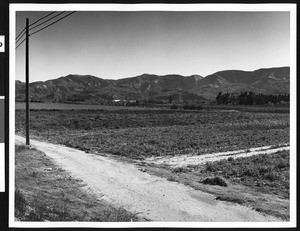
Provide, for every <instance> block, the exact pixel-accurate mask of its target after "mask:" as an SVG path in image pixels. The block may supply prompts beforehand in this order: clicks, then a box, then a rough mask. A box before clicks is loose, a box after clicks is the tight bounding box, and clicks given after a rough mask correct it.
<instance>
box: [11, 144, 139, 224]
mask: <svg viewBox="0 0 300 231" xmlns="http://www.w3.org/2000/svg"><path fill="white" fill-rule="evenodd" d="M15 157H16V159H15V160H16V165H15V174H16V188H15V217H16V218H17V219H18V220H20V221H99V222H119V221H138V220H139V219H138V218H137V216H136V215H135V214H132V213H130V212H128V211H126V210H125V209H123V208H116V207H114V206H112V205H111V204H109V203H107V202H105V201H103V200H99V199H97V198H96V196H94V195H93V194H92V193H88V192H87V189H86V188H85V185H84V184H83V182H82V181H80V180H77V179H74V178H72V177H70V176H69V175H68V174H67V173H66V172H65V171H64V170H62V169H61V168H58V166H56V165H55V164H53V163H52V162H51V160H50V159H49V158H47V157H46V155H45V154H44V153H43V152H41V151H38V150H36V149H29V148H28V147H26V146H22V145H21V146H19V145H16V156H15Z"/></svg>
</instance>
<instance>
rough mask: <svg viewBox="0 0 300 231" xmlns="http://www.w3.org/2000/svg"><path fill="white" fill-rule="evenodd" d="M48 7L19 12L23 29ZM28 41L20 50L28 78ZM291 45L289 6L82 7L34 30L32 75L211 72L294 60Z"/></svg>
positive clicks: (19, 70)
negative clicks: (221, 9)
mask: <svg viewBox="0 0 300 231" xmlns="http://www.w3.org/2000/svg"><path fill="white" fill-rule="evenodd" d="M48 13H50V12H45V11H43V12H38V11H35V12H28V11H27V12H25V11H23V12H22V11H18V12H17V14H16V35H18V34H19V33H20V32H21V31H22V29H23V28H24V27H25V18H29V24H31V23H32V22H35V21H36V20H37V19H39V18H41V17H43V16H45V15H47V14H48ZM64 15H65V14H64ZM45 25H46V24H45ZM41 27H42V26H41ZM41 27H39V28H41ZM39 28H36V29H33V30H31V31H30V33H32V32H34V31H36V30H37V29H39ZM20 41H22V40H20ZM24 44H25V42H24V43H23V44H22V45H21V46H19V47H18V48H17V49H16V79H17V80H21V81H25V65H24V63H25V53H24V52H25V45H24ZM289 52H290V21H289V12H207V11H197V12H169V11H168V12H167V11H139V12H128V11H127V12H117V11H94V12H92V11H89V12H83V11H77V12H76V13H74V14H72V15H70V16H69V17H67V18H65V19H63V20H61V21H60V22H58V23H56V24H54V25H52V26H50V27H48V28H46V29H44V30H42V31H40V32H38V33H36V34H34V35H32V36H30V39H29V57H30V58H29V60H30V82H35V81H46V80H49V79H55V78H58V77H61V76H66V75H68V74H80V75H87V74H89V75H94V76H97V77H100V78H104V79H120V78H127V77H134V76H137V75H141V74H144V73H148V74H157V75H166V74H180V75H184V76H189V75H193V74H198V75H201V76H203V77H205V76H207V75H209V74H213V73H215V72H217V71H222V70H233V69H234V70H245V71H253V70H256V69H259V68H269V67H280V66H289V65H290V60H289V59H290V58H289V57H290V53H289Z"/></svg>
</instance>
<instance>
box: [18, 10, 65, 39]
mask: <svg viewBox="0 0 300 231" xmlns="http://www.w3.org/2000/svg"><path fill="white" fill-rule="evenodd" d="M64 12H65V11H63V12H61V13H59V14H57V15H55V16H54V17H51V18H50V19H48V20H46V21H44V22H42V23H40V24H38V25H36V26H34V27H33V28H30V29H29V31H30V30H32V29H34V28H36V27H38V26H40V25H43V24H44V23H46V22H48V21H50V20H51V19H53V18H56V17H58V16H59V15H61V14H63V13H64ZM54 13H56V11H53V12H51V13H50V14H47V15H46V16H44V17H41V18H39V19H38V20H36V21H35V22H33V23H31V24H30V25H29V27H30V26H33V25H34V24H36V23H38V22H39V21H41V20H43V19H45V18H47V17H49V16H50V15H52V14H54ZM25 29H26V28H24V29H23V30H22V31H21V32H20V33H19V34H18V36H17V37H16V44H17V43H18V41H20V40H21V38H22V37H23V35H24V34H25Z"/></svg>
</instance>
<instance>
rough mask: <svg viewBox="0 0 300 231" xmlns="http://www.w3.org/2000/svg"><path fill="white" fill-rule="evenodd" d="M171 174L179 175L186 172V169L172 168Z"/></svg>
mask: <svg viewBox="0 0 300 231" xmlns="http://www.w3.org/2000/svg"><path fill="white" fill-rule="evenodd" d="M172 172H174V173H181V172H186V169H184V168H182V167H178V168H174V169H173V170H172Z"/></svg>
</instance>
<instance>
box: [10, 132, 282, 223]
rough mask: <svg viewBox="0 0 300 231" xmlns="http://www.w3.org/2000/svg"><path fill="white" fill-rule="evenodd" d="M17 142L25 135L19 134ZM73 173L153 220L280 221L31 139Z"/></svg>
mask: <svg viewBox="0 0 300 231" xmlns="http://www.w3.org/2000/svg"><path fill="white" fill-rule="evenodd" d="M16 143H17V144H24V143H25V139H24V138H22V137H20V136H16ZM31 144H32V146H34V147H35V148H37V149H39V150H41V151H43V152H44V153H45V154H46V155H47V156H49V157H50V158H52V159H53V161H54V162H55V163H56V164H57V165H58V166H60V167H61V168H63V169H65V170H66V171H68V172H69V173H70V174H71V175H72V176H73V177H75V178H78V179H81V180H83V181H84V182H85V183H86V184H87V186H86V190H90V191H91V192H93V193H95V194H96V195H98V196H99V198H102V199H105V200H107V201H109V202H111V203H113V204H115V205H117V206H123V207H124V208H125V209H127V210H129V211H132V212H135V213H138V215H139V216H140V217H142V218H146V219H148V220H151V221H208V222H213V221H264V222H265V221H280V220H278V219H277V218H273V217H270V216H264V215H262V214H260V213H258V212H256V211H254V210H251V209H250V208H247V207H243V206H240V205H236V204H232V203H229V202H223V201H218V200H215V197H214V196H213V195H211V194H207V193H203V192H201V191H197V190H194V189H192V188H190V187H187V186H185V185H181V184H178V183H175V182H169V181H167V180H166V179H163V178H159V177H156V176H153V175H150V174H148V173H146V172H142V171H140V170H139V169H138V168H137V167H136V166H134V165H132V164H128V163H123V162H119V161H116V160H112V159H110V158H108V157H103V156H98V155H94V154H87V153H85V152H83V151H79V150H76V149H73V148H68V147H65V146H61V145H55V144H50V143H46V142H40V141H35V140H31Z"/></svg>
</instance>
